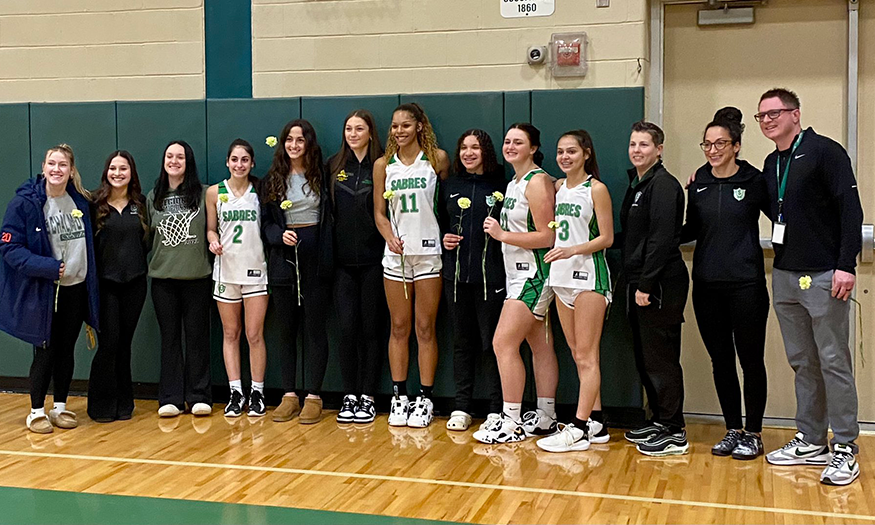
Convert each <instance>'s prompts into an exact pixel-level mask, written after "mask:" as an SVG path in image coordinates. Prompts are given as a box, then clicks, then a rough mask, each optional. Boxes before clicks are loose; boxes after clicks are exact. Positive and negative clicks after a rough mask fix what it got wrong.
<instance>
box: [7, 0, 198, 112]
mask: <svg viewBox="0 0 875 525" xmlns="http://www.w3.org/2000/svg"><path fill="white" fill-rule="evenodd" d="M203 29H204V9H203V0H111V1H108V0H39V1H16V0H8V1H4V2H0V101H2V102H37V101H76V102H84V101H91V100H168V99H192V98H203V97H204V30H203Z"/></svg>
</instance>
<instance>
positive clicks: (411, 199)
mask: <svg viewBox="0 0 875 525" xmlns="http://www.w3.org/2000/svg"><path fill="white" fill-rule="evenodd" d="M449 164H450V163H449V158H448V157H447V154H446V152H445V151H443V150H442V149H439V148H438V145H437V140H436V139H435V134H434V130H433V129H432V127H431V123H430V122H429V120H428V117H427V116H426V115H425V112H424V111H423V110H422V107H420V106H419V104H415V103H413V104H402V105H400V106H398V107H397V108H395V112H394V113H393V114H392V127H391V128H390V130H389V139H388V141H387V147H386V154H385V155H384V156H383V157H382V158H380V159H378V160H377V161H376V162H375V163H374V216H375V221H376V223H377V228H378V229H379V230H380V234H381V235H382V236H383V238H384V239H386V250H385V255H384V257H383V284H384V287H385V289H386V301H387V302H388V304H389V313H390V316H391V318H392V334H391V336H390V338H389V365H390V368H391V370H392V383H393V391H394V396H393V398H392V409H391V413H390V414H389V425H392V426H411V427H420V428H421V427H426V426H428V424H429V423H431V420H432V418H433V411H434V405H433V404H432V401H431V397H432V388H433V387H434V375H435V369H436V368H437V360H438V348H437V337H436V335H435V322H436V319H437V311H438V304H439V303H440V298H441V280H440V276H441V245H440V227H439V226H438V219H437V212H436V209H437V206H436V203H437V195H438V192H437V186H438V180H439V179H445V178H446V177H447V174H448V171H449ZM408 281H409V282H410V283H411V284H412V286H410V288H411V291H412V293H411V294H409V295H408ZM414 302H415V306H416V340H417V343H418V348H419V376H420V385H421V391H420V394H419V396H418V397H417V398H416V402H415V403H409V402H408V399H407V365H408V359H409V356H410V350H409V347H408V341H409V339H410V329H411V326H412V325H413V312H414Z"/></svg>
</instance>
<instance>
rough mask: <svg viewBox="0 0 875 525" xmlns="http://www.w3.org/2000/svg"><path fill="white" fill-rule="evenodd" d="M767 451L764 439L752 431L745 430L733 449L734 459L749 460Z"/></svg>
mask: <svg viewBox="0 0 875 525" xmlns="http://www.w3.org/2000/svg"><path fill="white" fill-rule="evenodd" d="M763 453H765V450H763V440H762V439H761V438H760V437H759V436H758V435H756V434H754V433H752V432H745V433H744V434H743V435H742V436H741V439H739V440H738V444H737V445H735V448H734V449H733V450H732V458H733V459H741V460H749V459H756V458H758V457H760V456H762V455H763Z"/></svg>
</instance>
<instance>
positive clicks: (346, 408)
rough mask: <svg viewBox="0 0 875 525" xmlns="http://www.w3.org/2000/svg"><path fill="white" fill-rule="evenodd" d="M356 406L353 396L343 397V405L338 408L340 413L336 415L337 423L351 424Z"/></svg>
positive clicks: (356, 401) (356, 402)
mask: <svg viewBox="0 0 875 525" xmlns="http://www.w3.org/2000/svg"><path fill="white" fill-rule="evenodd" d="M357 406H358V400H357V399H356V397H355V396H354V395H351V394H347V395H345V396H343V404H342V405H341V406H340V412H338V413H337V422H338V423H352V422H353V420H354V419H355V410H356V407H357Z"/></svg>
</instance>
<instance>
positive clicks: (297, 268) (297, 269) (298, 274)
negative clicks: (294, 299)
mask: <svg viewBox="0 0 875 525" xmlns="http://www.w3.org/2000/svg"><path fill="white" fill-rule="evenodd" d="M295 278H296V279H297V282H298V286H297V289H298V306H301V266H300V265H299V264H298V243H295Z"/></svg>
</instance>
